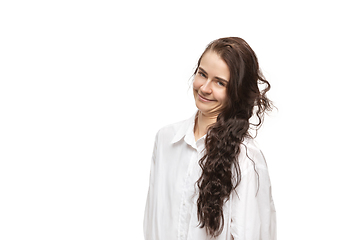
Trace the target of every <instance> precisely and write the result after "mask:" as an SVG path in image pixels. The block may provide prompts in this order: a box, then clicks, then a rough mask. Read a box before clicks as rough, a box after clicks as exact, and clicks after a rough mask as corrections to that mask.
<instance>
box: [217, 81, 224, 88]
mask: <svg viewBox="0 0 360 240" xmlns="http://www.w3.org/2000/svg"><path fill="white" fill-rule="evenodd" d="M217 84H218V85H219V86H222V87H225V84H224V83H223V82H221V81H218V82H217Z"/></svg>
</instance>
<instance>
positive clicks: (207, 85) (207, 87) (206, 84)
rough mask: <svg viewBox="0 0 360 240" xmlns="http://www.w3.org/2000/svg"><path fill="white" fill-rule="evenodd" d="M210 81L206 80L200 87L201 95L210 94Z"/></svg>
mask: <svg viewBox="0 0 360 240" xmlns="http://www.w3.org/2000/svg"><path fill="white" fill-rule="evenodd" d="M210 83H211V81H210V80H207V81H206V82H204V84H203V85H202V86H201V88H200V89H201V91H202V92H203V93H207V94H210V93H211V86H210Z"/></svg>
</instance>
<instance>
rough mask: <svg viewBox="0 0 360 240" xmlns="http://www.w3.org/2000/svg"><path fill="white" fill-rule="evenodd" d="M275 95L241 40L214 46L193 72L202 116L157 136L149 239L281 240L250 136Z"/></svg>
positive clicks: (266, 182) (263, 172)
mask: <svg viewBox="0 0 360 240" xmlns="http://www.w3.org/2000/svg"><path fill="white" fill-rule="evenodd" d="M259 84H264V85H265V88H264V90H262V91H260V89H259ZM269 89H270V85H269V83H268V81H266V80H265V79H264V77H263V76H262V74H261V71H260V69H259V66H258V62H257V57H256V55H255V53H254V52H253V50H252V49H251V48H250V46H249V45H248V44H247V43H246V42H245V41H244V40H243V39H241V38H235V37H231V38H222V39H218V40H215V41H213V42H212V43H210V44H209V45H208V47H207V48H206V49H205V51H204V53H203V54H202V56H201V57H200V59H199V61H198V64H197V68H196V71H195V73H194V80H193V92H194V98H195V103H196V106H197V108H198V111H197V113H196V114H195V115H194V116H193V117H192V118H190V119H188V120H185V121H182V122H179V123H176V124H172V125H169V126H167V127H164V128H162V129H161V130H160V131H159V132H158V133H157V136H156V140H155V146H154V152H153V158H152V162H151V173H150V186H149V192H148V197H147V204H146V210H145V218H144V234H145V239H146V240H173V239H174V240H175V239H188V240H190V239H194V240H203V239H212V238H215V239H221V240H230V239H235V240H243V239H246V240H250V239H251V240H255V239H262V240H267V239H271V240H273V239H276V220H275V208H274V204H273V201H272V197H271V186H270V180H269V175H268V170H267V166H266V162H265V159H264V157H263V155H262V153H261V151H260V150H259V149H258V148H257V147H256V145H255V143H254V140H253V138H252V137H251V136H250V133H249V129H250V126H251V125H252V126H255V128H259V127H260V125H261V123H262V120H263V115H264V113H265V112H266V111H268V110H271V102H270V101H269V99H268V98H267V97H266V95H265V94H266V92H267V91H268V90H269ZM253 114H254V115H255V117H256V118H257V119H258V121H257V123H256V124H252V123H250V118H251V117H252V115H253Z"/></svg>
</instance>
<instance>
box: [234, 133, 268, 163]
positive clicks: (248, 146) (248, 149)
mask: <svg viewBox="0 0 360 240" xmlns="http://www.w3.org/2000/svg"><path fill="white" fill-rule="evenodd" d="M239 164H240V167H241V168H242V169H248V168H254V165H255V167H256V168H265V169H267V164H266V160H265V156H264V154H263V152H262V151H261V149H260V146H259V144H258V143H257V142H256V141H255V139H254V138H250V137H247V138H245V139H244V141H243V142H242V143H241V148H240V155H239Z"/></svg>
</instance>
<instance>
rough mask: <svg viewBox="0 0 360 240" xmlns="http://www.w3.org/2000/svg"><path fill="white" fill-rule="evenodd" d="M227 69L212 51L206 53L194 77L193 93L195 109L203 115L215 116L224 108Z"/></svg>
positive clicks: (227, 79) (227, 76) (228, 73)
mask: <svg viewBox="0 0 360 240" xmlns="http://www.w3.org/2000/svg"><path fill="white" fill-rule="evenodd" d="M229 80H230V71H229V67H228V66H227V64H226V63H225V61H224V60H222V59H221V58H220V56H219V55H218V54H217V53H215V52H214V51H211V50H210V51H207V52H206V53H205V54H204V55H203V57H202V59H201V61H200V65H199V67H198V70H197V72H196V74H195V77H194V82H193V92H194V98H195V104H196V107H197V108H198V109H199V110H200V111H201V112H202V113H203V114H205V115H209V116H211V115H214V116H217V115H218V114H219V113H220V112H221V111H222V109H223V107H224V106H225V100H226V86H227V84H228V83H229Z"/></svg>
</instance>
